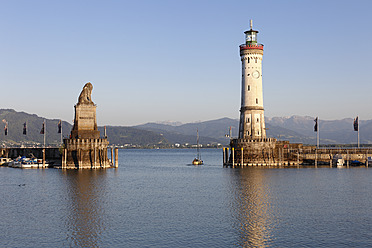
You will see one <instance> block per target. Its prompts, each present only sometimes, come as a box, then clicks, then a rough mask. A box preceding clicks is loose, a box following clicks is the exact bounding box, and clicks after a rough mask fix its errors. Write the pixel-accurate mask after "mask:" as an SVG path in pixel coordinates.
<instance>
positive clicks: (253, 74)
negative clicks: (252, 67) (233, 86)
mask: <svg viewBox="0 0 372 248" xmlns="http://www.w3.org/2000/svg"><path fill="white" fill-rule="evenodd" d="M252 76H253V77H254V78H256V79H257V78H259V77H260V73H259V72H258V71H254V72H253V73H252Z"/></svg>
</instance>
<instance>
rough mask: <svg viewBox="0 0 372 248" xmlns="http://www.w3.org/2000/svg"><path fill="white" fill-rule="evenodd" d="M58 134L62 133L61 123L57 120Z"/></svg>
mask: <svg viewBox="0 0 372 248" xmlns="http://www.w3.org/2000/svg"><path fill="white" fill-rule="evenodd" d="M58 133H62V121H61V120H59V122H58Z"/></svg>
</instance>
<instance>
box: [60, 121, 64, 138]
mask: <svg viewBox="0 0 372 248" xmlns="http://www.w3.org/2000/svg"><path fill="white" fill-rule="evenodd" d="M60 122H61V144H63V138H62V133H63V131H62V120H60Z"/></svg>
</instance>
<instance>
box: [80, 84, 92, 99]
mask: <svg viewBox="0 0 372 248" xmlns="http://www.w3.org/2000/svg"><path fill="white" fill-rule="evenodd" d="M92 90H93V85H92V84H91V83H86V84H85V85H84V87H83V90H82V91H81V93H80V96H79V102H78V104H81V103H83V104H84V103H85V104H86V103H88V104H93V101H92Z"/></svg>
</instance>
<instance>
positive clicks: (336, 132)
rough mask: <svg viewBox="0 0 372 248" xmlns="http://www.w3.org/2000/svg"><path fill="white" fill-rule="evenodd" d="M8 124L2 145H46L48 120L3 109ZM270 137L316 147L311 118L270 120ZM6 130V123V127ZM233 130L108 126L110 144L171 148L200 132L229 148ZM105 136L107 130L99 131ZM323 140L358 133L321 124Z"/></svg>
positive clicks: (50, 135)
mask: <svg viewBox="0 0 372 248" xmlns="http://www.w3.org/2000/svg"><path fill="white" fill-rule="evenodd" d="M3 119H5V120H7V121H8V123H9V126H8V129H9V133H8V135H7V136H5V135H4V131H3V130H2V128H1V129H0V144H1V143H4V142H5V143H7V144H18V145H19V144H27V143H39V144H42V143H43V135H42V134H40V130H41V127H42V123H43V121H44V119H45V118H43V117H39V116H37V115H35V114H28V113H25V112H17V111H15V110H12V109H0V120H3ZM45 120H46V130H47V136H46V137H47V140H46V142H47V144H52V145H53V144H54V145H59V144H60V134H58V133H57V130H58V129H57V124H58V121H59V120H57V119H53V120H50V119H45ZM265 121H266V128H267V136H268V137H274V138H277V139H280V140H289V141H290V142H293V143H303V144H315V143H316V133H315V132H314V118H313V117H309V116H291V117H273V118H268V117H267V118H266V120H265ZM24 122H27V135H23V134H22V130H23V124H24ZM2 124H3V126H2V127H4V123H2ZM230 126H231V127H232V136H233V137H237V135H238V130H239V129H238V126H239V120H238V119H230V118H221V119H217V120H209V121H203V122H195V123H187V124H181V123H178V122H164V123H146V124H143V125H137V126H133V127H125V126H107V136H108V140H109V142H110V144H115V145H128V146H145V147H151V146H165V147H166V146H171V145H174V144H176V143H178V144H181V145H182V144H186V143H188V144H190V145H192V144H196V130H197V129H198V130H199V135H200V143H201V144H204V145H206V144H212V145H213V144H214V145H215V144H223V145H228V144H229V141H230V140H229V138H227V137H226V135H227V134H228V132H229V127H230ZM359 127H360V143H361V144H372V120H362V121H360V125H359ZM71 128H72V125H71V124H70V123H68V122H65V121H63V122H62V129H63V134H64V136H68V135H69V134H70V131H71ZM98 129H99V131H101V136H103V132H104V131H103V127H99V128H98ZM319 136H320V143H321V144H355V143H356V142H357V133H356V132H354V131H353V119H351V118H349V119H342V120H331V121H326V120H319Z"/></svg>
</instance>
